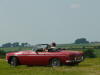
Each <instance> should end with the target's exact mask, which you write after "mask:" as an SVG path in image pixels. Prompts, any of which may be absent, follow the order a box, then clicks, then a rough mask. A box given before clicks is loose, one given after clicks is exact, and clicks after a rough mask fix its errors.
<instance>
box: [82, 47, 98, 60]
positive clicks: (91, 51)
mask: <svg viewBox="0 0 100 75" xmlns="http://www.w3.org/2000/svg"><path fill="white" fill-rule="evenodd" d="M84 54H85V57H87V58H95V57H96V55H95V54H94V49H92V48H89V49H87V50H85V51H84Z"/></svg>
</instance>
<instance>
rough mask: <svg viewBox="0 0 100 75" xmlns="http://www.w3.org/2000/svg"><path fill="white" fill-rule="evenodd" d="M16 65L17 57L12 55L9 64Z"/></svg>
mask: <svg viewBox="0 0 100 75" xmlns="http://www.w3.org/2000/svg"><path fill="white" fill-rule="evenodd" d="M17 65H18V59H17V58H16V57H12V58H11V61H10V66H12V67H14V66H17Z"/></svg>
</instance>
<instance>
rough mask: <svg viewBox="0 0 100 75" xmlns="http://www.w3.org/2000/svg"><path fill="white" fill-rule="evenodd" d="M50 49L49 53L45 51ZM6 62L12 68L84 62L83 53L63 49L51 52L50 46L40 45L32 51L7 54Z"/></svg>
mask: <svg viewBox="0 0 100 75" xmlns="http://www.w3.org/2000/svg"><path fill="white" fill-rule="evenodd" d="M44 48H45V49H48V51H44ZM6 60H7V62H8V63H9V64H10V65H11V66H17V65H51V66H60V65H63V64H72V65H73V64H78V63H80V62H82V61H83V60H84V53H83V52H81V51H70V50H63V49H60V48H59V49H55V50H54V51H52V50H50V46H49V45H48V44H39V45H36V46H34V48H33V49H32V50H28V51H20V52H12V53H7V54H6Z"/></svg>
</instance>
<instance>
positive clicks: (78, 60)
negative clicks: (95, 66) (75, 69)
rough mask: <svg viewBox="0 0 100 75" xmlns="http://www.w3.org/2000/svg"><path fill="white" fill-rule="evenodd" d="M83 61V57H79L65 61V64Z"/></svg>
mask: <svg viewBox="0 0 100 75" xmlns="http://www.w3.org/2000/svg"><path fill="white" fill-rule="evenodd" d="M83 60H84V57H83V56H81V57H75V58H74V60H66V61H65V62H66V63H71V62H81V61H83Z"/></svg>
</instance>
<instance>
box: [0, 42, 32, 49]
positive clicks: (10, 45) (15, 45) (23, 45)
mask: <svg viewBox="0 0 100 75" xmlns="http://www.w3.org/2000/svg"><path fill="white" fill-rule="evenodd" d="M29 45H30V44H29V43H27V42H26V43H21V44H20V43H19V42H14V43H10V42H9V43H5V44H3V45H2V46H1V47H2V48H8V47H27V46H29Z"/></svg>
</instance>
